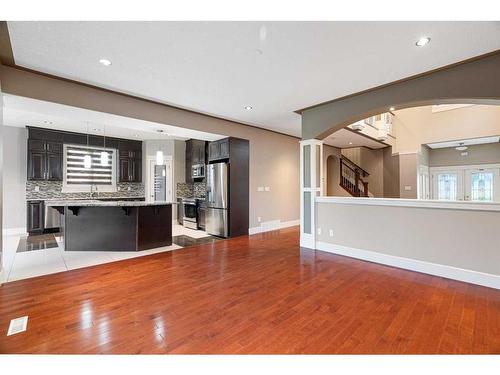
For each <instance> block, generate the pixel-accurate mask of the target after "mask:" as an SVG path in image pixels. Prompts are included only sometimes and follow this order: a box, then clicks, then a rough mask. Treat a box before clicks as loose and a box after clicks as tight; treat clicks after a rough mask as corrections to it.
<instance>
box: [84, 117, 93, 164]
mask: <svg viewBox="0 0 500 375" xmlns="http://www.w3.org/2000/svg"><path fill="white" fill-rule="evenodd" d="M87 147H89V123H88V122H87ZM87 152H89V151H87ZM91 167H92V157H91V156H90V154H85V156H84V157H83V168H85V169H90V168H91Z"/></svg>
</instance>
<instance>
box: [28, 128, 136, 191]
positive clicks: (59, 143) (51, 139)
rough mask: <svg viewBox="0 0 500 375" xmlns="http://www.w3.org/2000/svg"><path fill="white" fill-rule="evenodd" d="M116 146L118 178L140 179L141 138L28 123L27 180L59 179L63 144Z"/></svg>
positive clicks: (124, 180)
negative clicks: (114, 136)
mask: <svg viewBox="0 0 500 375" xmlns="http://www.w3.org/2000/svg"><path fill="white" fill-rule="evenodd" d="M65 144H68V145H81V146H91V147H105V148H106V149H115V150H118V152H117V159H118V163H119V170H118V179H119V181H120V182H142V142H141V141H132V140H128V139H121V138H113V137H103V136H97V135H87V134H82V133H73V132H66V131H60V130H51V129H41V128H36V127H28V176H27V177H28V180H35V181H37V180H45V181H62V180H63V169H64V162H63V160H64V155H63V154H64V145H65Z"/></svg>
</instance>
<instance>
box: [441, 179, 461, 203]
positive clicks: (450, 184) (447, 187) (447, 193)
mask: <svg viewBox="0 0 500 375" xmlns="http://www.w3.org/2000/svg"><path fill="white" fill-rule="evenodd" d="M457 185H458V184H457V175H456V174H453V173H440V174H438V197H437V199H440V200H441V199H442V200H452V201H454V200H457V188H458V186H457Z"/></svg>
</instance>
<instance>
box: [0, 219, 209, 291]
mask: <svg viewBox="0 0 500 375" xmlns="http://www.w3.org/2000/svg"><path fill="white" fill-rule="evenodd" d="M50 236H52V235H50ZM172 236H173V237H176V238H178V239H180V240H177V241H174V242H177V243H182V244H183V246H179V245H177V244H175V243H174V244H173V245H171V246H166V247H160V248H157V249H151V250H144V251H127V252H125V251H124V252H117V251H67V252H66V251H64V244H63V242H62V238H61V237H58V236H57V235H56V236H55V237H52V238H55V240H56V243H57V246H55V247H51V248H44V246H40V249H38V250H35V248H36V247H37V245H36V241H31V240H28V239H27V238H26V236H19V235H15V236H4V237H3V241H4V243H3V245H4V252H3V257H4V258H3V260H4V266H5V275H4V277H5V279H6V280H5V281H6V282H9V281H15V280H21V279H26V278H30V277H36V276H41V275H47V274H51V273H56V272H62V271H68V270H73V269H77V268H83V267H89V266H94V265H97V264H102V263H108V262H114V261H117V260H123V259H129V258H135V257H140V256H145V255H149V254H155V253H160V252H163V251H172V250H176V249H181V248H183V247H184V246H191V245H194V244H197V243H210V242H213V241H215V240H217V239H216V238H215V237H212V236H210V235H209V234H207V233H206V232H203V231H198V230H196V231H195V230H192V229H188V228H184V227H183V226H181V225H177V224H175V225H173V228H172ZM42 240H43V242H45V243H47V242H50V241H51V240H50V239H47V238H42ZM23 241H24V243H23ZM25 247H26V248H28V249H29V251H23V249H24V248H25ZM19 250H21V251H19Z"/></svg>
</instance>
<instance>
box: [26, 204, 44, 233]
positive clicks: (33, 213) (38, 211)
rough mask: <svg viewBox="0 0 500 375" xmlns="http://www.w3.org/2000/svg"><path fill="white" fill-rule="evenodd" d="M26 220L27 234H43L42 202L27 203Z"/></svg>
mask: <svg viewBox="0 0 500 375" xmlns="http://www.w3.org/2000/svg"><path fill="white" fill-rule="evenodd" d="M26 218H27V221H28V222H27V227H28V232H29V233H41V232H43V201H29V202H28V212H27V215H26Z"/></svg>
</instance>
